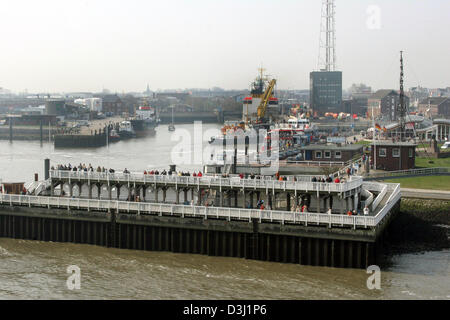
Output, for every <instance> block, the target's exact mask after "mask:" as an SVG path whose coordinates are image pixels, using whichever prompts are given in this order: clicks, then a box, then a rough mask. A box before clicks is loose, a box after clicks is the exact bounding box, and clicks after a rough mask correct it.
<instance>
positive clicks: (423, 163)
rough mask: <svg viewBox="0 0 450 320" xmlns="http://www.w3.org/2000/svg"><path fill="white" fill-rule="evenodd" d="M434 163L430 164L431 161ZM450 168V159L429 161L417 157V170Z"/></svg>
mask: <svg viewBox="0 0 450 320" xmlns="http://www.w3.org/2000/svg"><path fill="white" fill-rule="evenodd" d="M430 160H431V161H432V163H429V161H430ZM438 167H450V158H440V159H429V158H426V157H416V168H438Z"/></svg>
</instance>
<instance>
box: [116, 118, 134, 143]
mask: <svg viewBox="0 0 450 320" xmlns="http://www.w3.org/2000/svg"><path fill="white" fill-rule="evenodd" d="M119 136H120V137H121V138H122V139H126V138H133V137H135V136H136V133H135V132H134V130H133V126H132V125H131V122H130V121H128V120H125V121H122V122H121V123H120V124H119Z"/></svg>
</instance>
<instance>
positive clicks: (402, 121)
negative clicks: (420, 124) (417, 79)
mask: <svg viewBox="0 0 450 320" xmlns="http://www.w3.org/2000/svg"><path fill="white" fill-rule="evenodd" d="M403 77H404V73H403V51H400V101H399V104H398V109H397V111H398V117H399V119H398V121H399V124H400V127H399V128H400V140H401V141H404V139H405V136H406V132H405V130H406V124H405V118H406V105H405V91H404V88H403Z"/></svg>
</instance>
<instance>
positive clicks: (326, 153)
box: [325, 151, 331, 159]
mask: <svg viewBox="0 0 450 320" xmlns="http://www.w3.org/2000/svg"><path fill="white" fill-rule="evenodd" d="M325 158H328V159H329V158H331V151H325Z"/></svg>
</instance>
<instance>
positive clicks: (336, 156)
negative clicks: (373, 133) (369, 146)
mask: <svg viewBox="0 0 450 320" xmlns="http://www.w3.org/2000/svg"><path fill="white" fill-rule="evenodd" d="M363 149H364V146H363V145H361V144H315V145H309V146H305V147H303V148H302V153H303V159H304V160H305V161H317V162H347V161H349V160H351V159H354V158H355V157H357V156H362V153H363Z"/></svg>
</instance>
